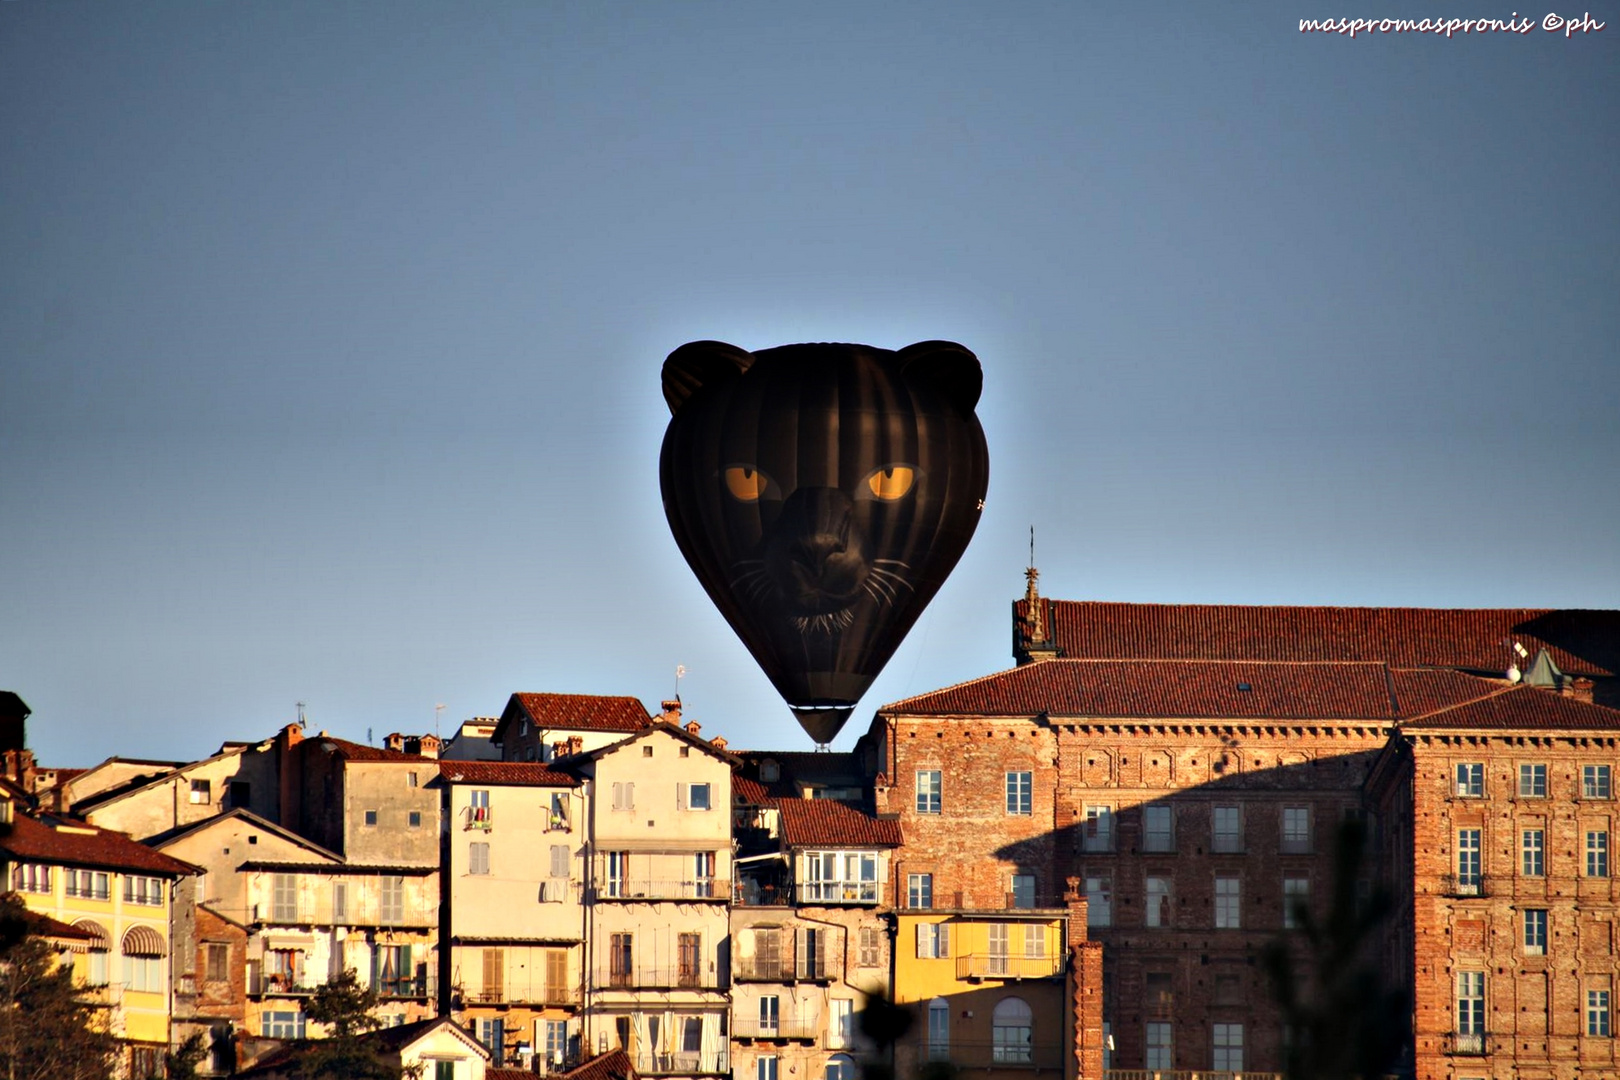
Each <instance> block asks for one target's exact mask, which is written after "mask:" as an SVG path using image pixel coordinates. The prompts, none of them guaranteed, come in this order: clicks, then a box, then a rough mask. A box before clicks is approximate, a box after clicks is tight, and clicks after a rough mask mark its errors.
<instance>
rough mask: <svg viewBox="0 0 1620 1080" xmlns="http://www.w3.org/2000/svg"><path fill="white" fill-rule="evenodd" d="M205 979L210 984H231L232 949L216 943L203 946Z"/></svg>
mask: <svg viewBox="0 0 1620 1080" xmlns="http://www.w3.org/2000/svg"><path fill="white" fill-rule="evenodd" d="M203 956H204V958H205V959H204V961H203V978H205V979H206V980H208V981H209V982H229V981H230V978H231V947H230V946H229V945H223V944H220V943H219V942H216V941H210V942H208V943H207V944H206V945H204V946H203Z"/></svg>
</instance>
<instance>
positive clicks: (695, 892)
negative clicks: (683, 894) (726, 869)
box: [688, 851, 714, 896]
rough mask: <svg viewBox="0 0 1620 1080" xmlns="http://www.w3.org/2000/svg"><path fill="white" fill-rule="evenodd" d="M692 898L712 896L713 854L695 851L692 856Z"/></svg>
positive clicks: (690, 892) (690, 893)
mask: <svg viewBox="0 0 1620 1080" xmlns="http://www.w3.org/2000/svg"><path fill="white" fill-rule="evenodd" d="M688 893H689V895H692V896H713V895H714V852H712V851H697V852H693V854H692V884H691V888H690V889H689V890H688Z"/></svg>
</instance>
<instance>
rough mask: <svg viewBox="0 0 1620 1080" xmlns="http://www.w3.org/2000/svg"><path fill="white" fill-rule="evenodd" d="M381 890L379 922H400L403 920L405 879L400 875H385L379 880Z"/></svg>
mask: <svg viewBox="0 0 1620 1080" xmlns="http://www.w3.org/2000/svg"><path fill="white" fill-rule="evenodd" d="M379 888H380V891H381V903H380V905H379V906H380V908H381V914H380V918H379V919H378V921H379V922H385V923H402V922H404V921H405V879H404V878H402V877H385V878H382V879H381V880H380V882H379Z"/></svg>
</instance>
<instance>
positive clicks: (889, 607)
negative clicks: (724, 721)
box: [659, 341, 990, 744]
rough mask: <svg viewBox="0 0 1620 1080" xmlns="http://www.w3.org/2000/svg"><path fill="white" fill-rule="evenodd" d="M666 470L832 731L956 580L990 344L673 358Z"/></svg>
mask: <svg viewBox="0 0 1620 1080" xmlns="http://www.w3.org/2000/svg"><path fill="white" fill-rule="evenodd" d="M663 383H664V398H665V400H666V401H668V403H669V409H670V413H671V414H672V415H671V418H670V422H669V428H668V430H667V431H666V432H665V433H664V447H663V452H662V454H661V456H660V460H659V482H660V487H661V489H662V492H663V498H664V513H665V515H666V516H667V517H668V518H669V527H670V531H671V532H673V533H674V534H675V542H676V543H677V544H678V545H679V546H680V549H681V554H683V555H684V556H686V561H687V563H688V564H689V565H690V566H691V567H692V572H693V573H694V574H696V575H697V578H698V580H699V581H700V582H702V584H703V587H704V589H705V590H707V592H708V594H709V598H710V599H711V600H713V601H714V604H715V606H716V607H717V608H719V609H720V612H721V614H723V615H724V616H725V618H726V621H727V622H729V623H730V624H731V627H732V629H733V630H735V631H736V632H737V636H738V637H739V638H741V639H742V641H743V644H744V645H746V646H747V647H748V650H749V652H751V653H752V654H753V656H754V659H755V660H756V661H758V662H759V666H760V667H761V668H762V669H763V670H764V672H765V674H766V676H767V677H768V678H769V679H770V680H771V683H772V684H773V685H774V686H775V687H776V689H777V691H778V692H779V693H780V694H781V695H782V697H783V699H784V700H786V702H787V704H788V707H789V708H790V709H791V710H792V711H793V714H794V715H795V716H796V717H797V718H798V720H799V723H800V724H801V725H802V726H803V727H804V729H805V731H806V732H807V733H808V734H809V735H810V737H811V738H812V739H814V740H815V741H816V742H817V743H819V744H826V743H829V742H831V741H832V739H833V737H834V736H835V735H837V734H838V731H839V729H840V728H842V727H843V725H844V721H845V720H847V719H848V718H849V715H850V713H851V712H853V711H854V708H855V704H856V702H857V701H859V700H860V697H861V695H862V694H863V693H865V692H866V689H867V687H869V686H870V685H871V683H872V680H873V679H875V678H876V677H877V675H878V673H879V672H880V671H882V670H883V665H884V664H886V663H888V660H889V657H891V656H893V655H894V650H895V649H896V648H897V647H898V646H899V644H900V642H901V641H902V640H903V639H904V638H905V636H906V633H907V631H909V630H910V629H911V627H912V626H913V625H914V624H915V623H916V621H917V618H918V616H920V615H921V614H922V611H923V608H925V607H926V606H927V605H928V602H929V601H930V600H931V599H933V597H934V594H935V593H937V592H938V591H939V588H940V586H941V585H943V584H944V582H945V578H946V576H947V575H949V574H950V572H951V568H952V567H953V566H955V565H956V561H957V559H959V558H961V555H962V552H963V551H964V550H965V549H966V548H967V544H968V541H969V540H970V539H972V537H973V530H974V528H975V527H976V526H977V525H978V523H979V514H980V511H981V510H983V508H984V494H985V489H986V487H987V486H988V484H989V476H990V460H989V452H988V450H987V449H986V447H985V442H984V429H983V428H981V427H980V426H979V420H978V417H977V416H975V415H974V412H973V409H974V406H975V405H976V404H977V403H978V400H979V391H980V389H981V387H982V385H983V374H982V372H981V371H980V369H979V360H978V357H976V356H974V355H973V353H971V352H969V351H968V350H967V349H965V348H963V347H962V346H960V345H957V344H955V343H953V342H948V341H927V342H922V343H920V344H917V345H911V346H908V347H906V348H904V349H901V350H899V351H898V352H893V351H890V350H888V349H876V348H872V347H870V346H867V345H826V344H819V345H784V346H781V347H779V348H774V349H764V350H761V351H759V352H756V353H750V352H746V351H744V350H742V349H739V348H737V347H736V346H734V345H727V344H724V343H723V342H718V341H695V342H692V343H690V344H687V345H682V346H681V347H680V348H678V349H676V350H675V351H674V352H672V353H670V354H669V358H668V359H667V360H665V361H664V371H663Z"/></svg>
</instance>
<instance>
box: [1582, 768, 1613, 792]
mask: <svg viewBox="0 0 1620 1080" xmlns="http://www.w3.org/2000/svg"><path fill="white" fill-rule="evenodd" d="M1610 790H1611V789H1610V787H1609V767H1608V766H1607V765H1583V766H1581V798H1583V799H1608V798H1613V796H1612V795H1610V793H1609V792H1610Z"/></svg>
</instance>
